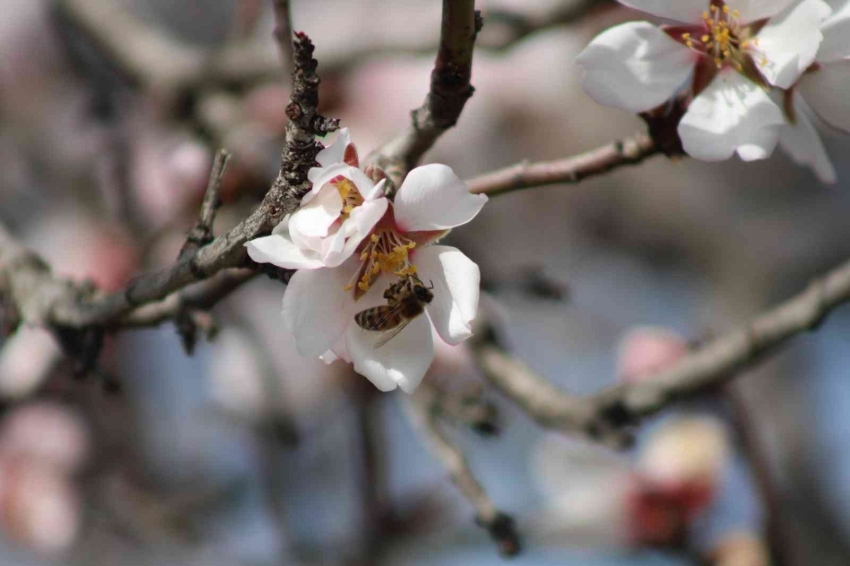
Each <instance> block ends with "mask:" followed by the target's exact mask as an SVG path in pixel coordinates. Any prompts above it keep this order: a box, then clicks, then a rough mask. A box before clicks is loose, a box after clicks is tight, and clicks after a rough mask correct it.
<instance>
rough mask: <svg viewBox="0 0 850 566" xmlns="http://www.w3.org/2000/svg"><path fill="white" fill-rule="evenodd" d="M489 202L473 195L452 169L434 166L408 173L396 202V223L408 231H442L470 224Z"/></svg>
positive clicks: (426, 166)
mask: <svg viewBox="0 0 850 566" xmlns="http://www.w3.org/2000/svg"><path fill="white" fill-rule="evenodd" d="M486 202H487V197H486V196H485V195H473V194H470V192H469V187H467V186H466V183H464V182H463V181H461V180H460V178H459V177H458V176H457V175H455V174H454V171H452V170H451V167H447V166H446V165H440V164H438V163H432V164H431V165H423V166H422V167H417V168H416V169H414V170H413V171H411V172H410V173H408V174H407V177H406V178H405V179H404V182H403V183H402V184H401V187H400V188H399V190H398V192H397V193H396V196H395V201H394V207H393V209H394V213H395V221H396V224H397V225H398V227H399V228H401V229H402V230H403V231H405V232H415V231H420V230H441V229H444V228H454V227H455V226H460V225H462V224H466V223H467V222H469V221H470V220H472V219H473V218H475V215H476V214H478V212H479V211H480V210H481V207H482V206H484V203H486Z"/></svg>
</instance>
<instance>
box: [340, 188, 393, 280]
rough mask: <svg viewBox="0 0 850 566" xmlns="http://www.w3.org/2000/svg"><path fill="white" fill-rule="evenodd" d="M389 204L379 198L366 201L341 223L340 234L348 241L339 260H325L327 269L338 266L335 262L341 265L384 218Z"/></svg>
mask: <svg viewBox="0 0 850 566" xmlns="http://www.w3.org/2000/svg"><path fill="white" fill-rule="evenodd" d="M389 204H390V203H389V201H388V200H387V199H385V198H381V199H378V200H373V201H366V202H364V203H363V204H361V205H360V206H358V207H357V208H355V209H354V210H352V211H351V214H349V216H348V219H347V220H346V221H345V222H344V223H343V225H342V228H341V229H340V232H343V233H345V235H346V237H347V238H348V240H346V242H345V247H344V248H343V249H342V252H341V254H340V256H339V258H327V264H328V266H329V267H334V265H338V263H337V262H339V263H342V262H343V261H345V260H346V259H348V257H349V256H350V255H351V254H353V253H354V251H355V250H356V249H357V246H359V245H360V242H362V241H363V239H364V238H365V237H366V236H368V235H369V233H370V232H371V231H372V228H374V227H375V224H377V223H378V221H379V220H380V219H381V218H382V217H383V216H384V213H386V211H387V208H388V207H389Z"/></svg>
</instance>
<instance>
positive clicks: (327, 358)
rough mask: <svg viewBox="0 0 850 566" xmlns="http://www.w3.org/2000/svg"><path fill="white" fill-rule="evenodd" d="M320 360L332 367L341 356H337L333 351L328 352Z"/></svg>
mask: <svg viewBox="0 0 850 566" xmlns="http://www.w3.org/2000/svg"><path fill="white" fill-rule="evenodd" d="M319 359H320V360H322V361H323V362H325V363H326V364H328V365H330V364H332V363H334V362H335V361H337V360H338V359H339V356H337V355H336V354H335V353H334V351H333V350H328V351H327V352H325V353H324V354H322V355H321V356H319Z"/></svg>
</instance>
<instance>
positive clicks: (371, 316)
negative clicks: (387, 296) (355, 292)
mask: <svg viewBox="0 0 850 566" xmlns="http://www.w3.org/2000/svg"><path fill="white" fill-rule="evenodd" d="M403 320H404V317H403V316H402V313H401V309H399V308H397V307H391V306H388V305H381V306H377V307H372V308H370V309H365V310H362V311H360V312H359V313H357V314H355V315H354V322H356V323H357V325H358V326H359V327H360V328H362V329H364V330H373V331H381V330H390V329H391V328H395V327H396V326H398V325H399V324H401V323H402V321H403Z"/></svg>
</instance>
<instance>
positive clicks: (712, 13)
mask: <svg viewBox="0 0 850 566" xmlns="http://www.w3.org/2000/svg"><path fill="white" fill-rule="evenodd" d="M739 18H740V12H739V11H738V10H734V9H732V8H730V7H729V6H727V5H726V4H725V3H724V2H722V1H721V2H717V3H714V2H713V3H712V4H711V6H710V7H709V9H708V10H707V11H705V12H703V14H702V27H701V29H700V28H697V29H693V28H691V30H690V31H686V32H683V33H682V34H681V36H680V37H681V41H682V42H683V43H684V44H685V45H686V46H688V47H689V48H691V49H693V50H695V51H698V52H700V53H703V54H705V55H708V56H709V57H711V58H712V59H713V60H714V64H715V65H716V66H717V68H718V69H721V68H723V67H724V66H731V67H733V68H734V69H736V70H737V71H739V72H742V73H747V72H748V71H750V70H751V69H752V65H751V62H752V59H753V57H756V58H757V60H758V61H759V63H760V64H762V65H766V64H767V59H766V58H765V56H764V53H763V52H761V51H760V50H759V49H758V41H759V40H758V38H757V37H754V36H755V32H756V31H757V30H756V29H755V28H754V26H751V25H742V24H741V22H740V20H739ZM680 29H681V28H680Z"/></svg>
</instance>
